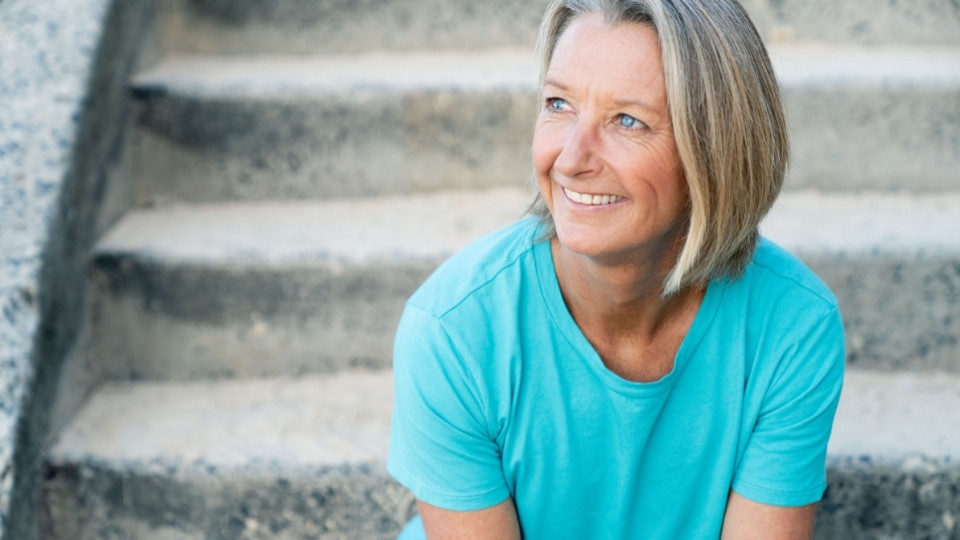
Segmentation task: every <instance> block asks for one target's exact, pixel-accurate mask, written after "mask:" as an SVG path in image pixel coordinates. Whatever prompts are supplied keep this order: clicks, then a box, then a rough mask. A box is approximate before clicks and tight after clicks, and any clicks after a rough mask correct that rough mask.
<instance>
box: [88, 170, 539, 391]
mask: <svg viewBox="0 0 960 540" xmlns="http://www.w3.org/2000/svg"><path fill="white" fill-rule="evenodd" d="M527 203H528V201H527V197H525V196H524V195H523V194H522V192H521V191H520V190H515V189H514V190H511V189H499V190H497V189H493V190H487V191H484V192H453V193H444V194H436V195H424V196H420V197H385V198H381V199H376V200H345V201H331V202H315V203H260V204H224V205H199V206H190V207H173V208H164V209H157V210H146V211H139V212H133V213H131V214H128V215H127V216H126V217H125V218H124V219H123V220H122V221H121V222H120V223H118V224H117V225H116V226H115V227H114V228H113V229H112V230H111V231H109V232H108V233H107V234H106V235H105V237H104V238H103V239H102V240H101V241H100V243H99V244H98V246H97V247H96V250H95V253H94V262H93V266H94V275H95V278H96V280H95V281H96V283H97V296H98V301H97V304H98V305H97V307H96V308H95V309H96V312H95V317H94V319H93V320H94V323H93V326H94V330H93V331H94V333H95V339H94V342H95V345H94V350H93V351H92V352H91V354H92V355H94V357H96V358H98V359H99V361H100V362H102V363H105V364H106V365H105V366H104V369H106V372H107V374H108V376H111V377H115V378H131V377H132V378H146V379H180V380H190V379H196V378H206V377H253V376H264V375H290V374H296V373H304V372H329V371H338V370H341V369H344V368H348V367H351V366H358V365H361V366H368V367H386V366H389V365H390V358H391V350H392V340H393V331H394V329H395V327H396V322H397V320H398V319H399V316H400V312H401V309H402V306H403V302H404V301H405V300H406V298H407V297H409V296H410V294H412V293H413V291H414V290H416V288H417V286H419V284H420V283H421V282H422V281H423V280H424V279H425V278H426V277H427V276H428V275H429V274H430V272H431V271H432V270H433V269H434V268H435V267H436V266H437V265H438V264H439V263H440V262H441V261H443V260H444V259H445V258H447V257H448V256H450V255H451V254H453V253H454V252H455V251H457V250H458V249H460V248H462V247H463V246H465V245H466V244H467V243H468V242H470V241H471V240H473V239H476V238H478V237H479V236H481V235H483V234H485V233H487V232H491V231H493V230H495V229H497V228H500V227H501V226H504V225H506V224H508V223H511V222H513V221H515V220H516V219H518V218H519V217H520V216H522V215H523V213H524V210H525V207H526V204H527Z"/></svg>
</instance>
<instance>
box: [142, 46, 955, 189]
mask: <svg viewBox="0 0 960 540" xmlns="http://www.w3.org/2000/svg"><path fill="white" fill-rule="evenodd" d="M773 58H774V61H775V64H776V66H777V70H778V73H779V75H780V77H781V79H782V81H783V86H784V93H785V99H786V104H787V109H788V118H789V125H790V135H791V138H792V141H793V149H794V159H793V161H792V166H791V168H790V172H789V180H788V186H790V187H793V188H816V189H825V190H844V189H898V188H900V189H910V190H927V191H937V190H950V189H954V188H955V187H956V185H957V182H958V181H960V176H958V173H957V171H960V50H949V49H931V48H914V49H906V48H904V49H884V48H872V49H865V48H837V47H834V48H824V47H817V46H794V47H780V48H776V49H775V50H774V51H773ZM535 72H536V69H535V67H534V65H533V62H532V59H531V58H530V55H529V54H527V53H522V52H518V51H504V50H498V51H488V52H483V53H476V52H475V53H437V54H426V53H423V54H407V55H390V54H378V55H365V56H360V57H333V58H332V57H309V58H300V59H292V58H287V59H283V60H276V59H274V60H262V59H261V60H245V59H235V60H232V61H231V60H224V59H222V58H194V59H185V60H172V61H169V62H165V63H163V64H161V65H160V66H158V67H157V68H155V69H153V70H151V71H150V72H147V73H143V74H141V75H140V76H139V77H138V78H137V79H136V82H135V85H134V88H135V91H136V92H137V95H138V96H139V99H140V100H141V110H140V113H139V116H138V119H137V130H136V138H135V143H134V146H133V152H134V155H133V161H134V163H136V164H137V168H136V169H135V173H136V174H135V178H136V179H137V196H138V198H139V200H140V201H141V202H153V201H161V202H162V201H168V200H174V201H191V202H192V201H216V200H262V199H297V198H303V197H308V198H323V197H338V196H374V195H377V194H391V193H409V192H413V191H423V190H435V189H442V188H463V187H472V188H482V187H488V186H491V185H517V184H518V183H519V182H522V181H523V180H524V179H525V178H527V176H529V174H530V170H531V165H530V154H529V147H530V139H531V135H532V128H533V122H534V118H535V116H536V105H535V102H536V98H535V95H536V91H535V79H536V73H535Z"/></svg>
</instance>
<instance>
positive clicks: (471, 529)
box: [417, 497, 520, 540]
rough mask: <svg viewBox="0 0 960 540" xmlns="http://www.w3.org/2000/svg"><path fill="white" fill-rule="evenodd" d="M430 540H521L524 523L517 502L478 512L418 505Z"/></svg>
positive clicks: (504, 502)
mask: <svg viewBox="0 0 960 540" xmlns="http://www.w3.org/2000/svg"><path fill="white" fill-rule="evenodd" d="M417 509H418V510H420V518H421V519H422V520H423V528H424V530H425V531H426V533H427V538H428V540H461V539H462V540H487V539H489V540H520V523H519V521H518V520H517V510H516V508H515V507H514V506H513V499H511V498H509V497H508V498H507V500H505V501H503V502H502V503H500V504H498V505H496V506H492V507H490V508H484V509H483V510H475V511H472V512H457V511H454V510H444V509H442V508H437V507H436V506H431V505H429V504H427V503H425V502H423V501H419V500H418V501H417Z"/></svg>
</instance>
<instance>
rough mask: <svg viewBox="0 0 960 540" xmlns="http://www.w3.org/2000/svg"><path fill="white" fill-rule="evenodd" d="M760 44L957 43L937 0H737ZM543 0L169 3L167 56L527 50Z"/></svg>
mask: <svg viewBox="0 0 960 540" xmlns="http://www.w3.org/2000/svg"><path fill="white" fill-rule="evenodd" d="M743 4H744V6H745V7H746V8H747V10H748V11H749V12H750V14H751V16H752V17H753V19H754V22H755V23H756V25H757V27H758V28H759V30H760V32H761V34H762V35H763V36H764V38H765V39H766V40H767V41H769V42H781V41H788V40H789V41H793V40H800V41H829V42H835V43H862V44H891V43H903V44H957V43H960V5H958V4H957V3H956V2H944V1H942V0H912V1H909V2H907V1H891V0H856V1H848V2H836V1H834V0H813V1H811V0H745V1H744V2H743ZM546 5H547V2H546V0H535V1H526V2H518V1H516V0H488V1H485V2H463V1H460V0H394V1H390V2H386V1H383V0H362V1H346V0H324V1H313V0H275V1H273V2H256V1H251V0H244V1H236V0H234V1H224V0H168V1H166V2H163V3H162V4H161V6H163V8H164V9H163V15H164V19H163V20H164V35H165V40H164V48H165V50H166V51H167V52H172V53H185V52H189V53H220V54H250V53H254V54H264V53H311V52H362V51H370V50H377V49H389V50H398V49H406V50H410V49H475V48H482V47H490V46H500V47H503V46H507V47H512V46H518V45H520V46H525V45H529V44H530V43H532V40H533V36H534V35H535V32H536V28H537V25H538V24H539V21H540V17H541V15H542V14H543V11H544V8H545V7H546Z"/></svg>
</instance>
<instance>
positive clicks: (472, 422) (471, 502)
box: [387, 305, 509, 511]
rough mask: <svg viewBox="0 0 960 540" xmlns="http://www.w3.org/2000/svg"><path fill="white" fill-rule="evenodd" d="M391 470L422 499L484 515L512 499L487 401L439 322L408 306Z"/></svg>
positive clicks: (399, 353) (396, 365)
mask: <svg viewBox="0 0 960 540" xmlns="http://www.w3.org/2000/svg"><path fill="white" fill-rule="evenodd" d="M393 369H394V390H395V396H394V408H393V419H392V423H391V430H390V453H389V456H388V459H387V470H388V471H389V472H390V474H391V475H392V476H393V477H394V478H396V479H397V481H399V482H400V483H401V484H403V485H404V486H405V487H407V488H408V489H409V490H410V491H412V492H413V494H414V495H415V496H416V497H417V498H418V499H420V500H422V501H424V502H426V503H428V504H431V505H433V506H437V507H440V508H445V509H448V510H460V511H466V510H479V509H482V508H487V507H490V506H494V505H496V504H499V503H501V502H503V501H504V500H505V499H506V498H507V497H508V496H509V490H508V489H507V486H506V482H505V481H504V478H503V472H502V467H501V461H500V449H499V446H498V445H497V443H496V439H495V434H494V433H492V432H491V431H492V429H491V426H490V422H488V420H487V418H488V415H487V414H486V410H485V401H484V399H483V395H482V393H481V392H480V389H479V386H478V381H477V379H476V378H475V376H474V375H475V374H474V373H472V372H471V371H470V369H468V366H467V365H466V362H465V360H464V358H463V356H462V355H461V354H459V353H458V351H457V350H456V347H455V346H454V344H453V342H452V340H451V339H450V336H449V335H448V334H447V332H446V331H445V330H444V328H443V326H442V324H441V322H440V321H439V320H438V319H437V318H436V317H434V316H433V315H431V314H429V313H426V312H424V311H423V310H421V309H419V308H417V307H415V306H411V305H408V306H407V307H406V309H405V310H404V313H403V316H402V317H401V320H400V325H399V328H398V330H397V337H396V341H395V343H394V358H393Z"/></svg>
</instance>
